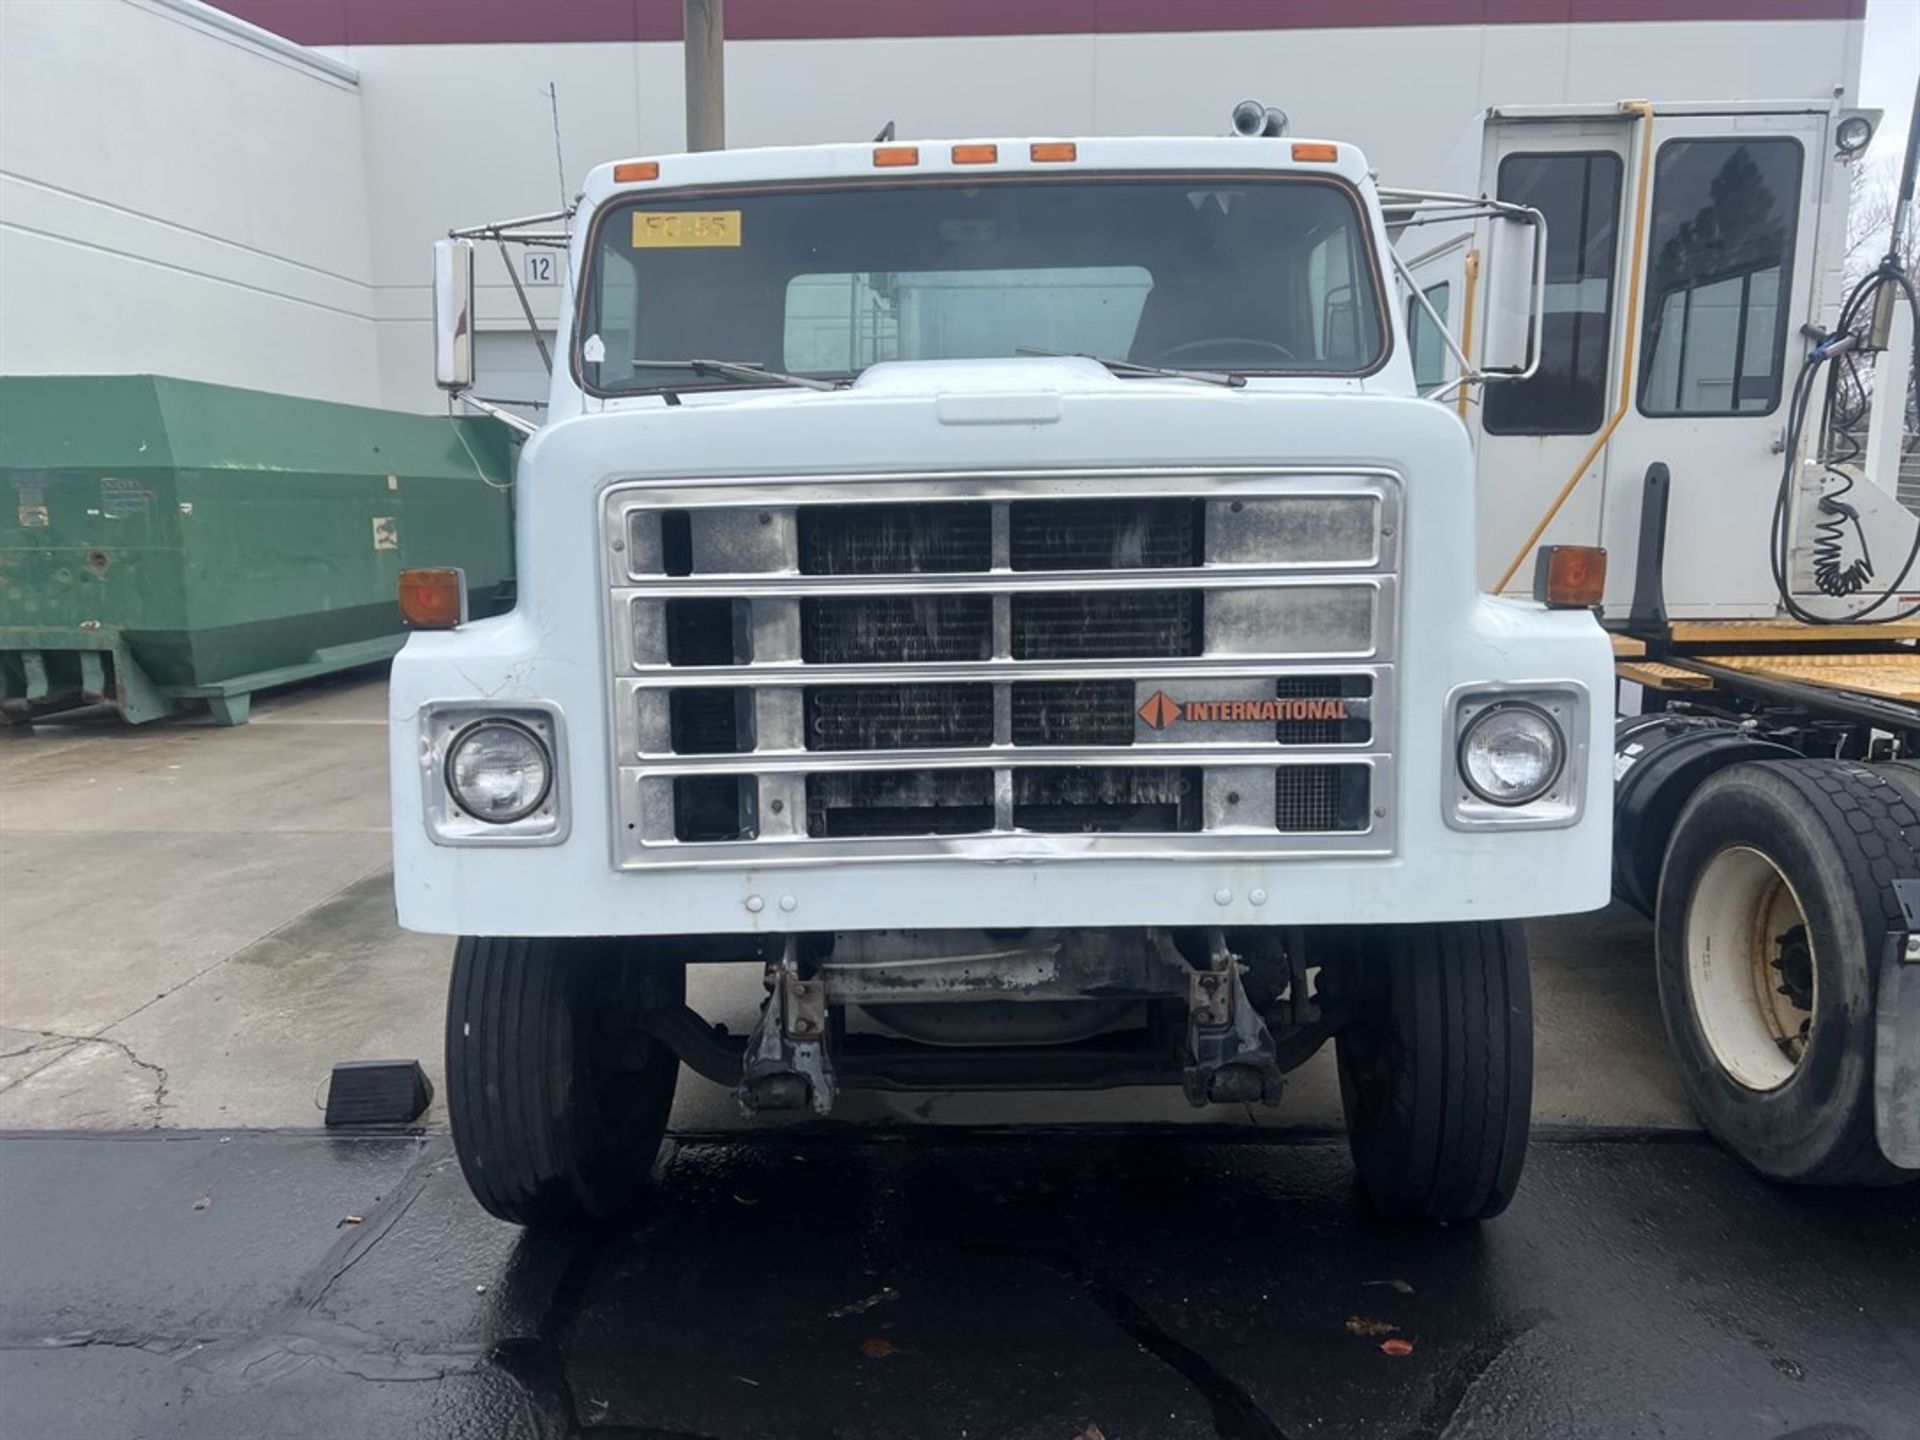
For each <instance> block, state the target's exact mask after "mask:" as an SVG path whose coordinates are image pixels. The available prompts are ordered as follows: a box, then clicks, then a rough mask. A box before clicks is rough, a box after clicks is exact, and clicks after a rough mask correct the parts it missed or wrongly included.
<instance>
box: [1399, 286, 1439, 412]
mask: <svg viewBox="0 0 1920 1440" xmlns="http://www.w3.org/2000/svg"><path fill="white" fill-rule="evenodd" d="M1447 290H1448V286H1447V285H1446V284H1445V283H1444V282H1443V283H1441V284H1439V285H1435V286H1432V287H1431V288H1430V289H1426V290H1422V291H1421V292H1420V294H1421V295H1424V296H1426V297H1427V305H1431V306H1432V307H1433V315H1438V316H1439V317H1440V325H1444V324H1446V322H1447ZM1433 315H1429V314H1427V309H1426V305H1422V304H1421V303H1420V301H1419V298H1418V297H1417V296H1413V295H1409V296H1408V297H1407V337H1408V339H1407V343H1408V344H1409V345H1410V346H1411V347H1412V349H1413V384H1414V388H1415V389H1417V390H1422V391H1426V390H1431V389H1433V388H1434V387H1435V386H1436V385H1438V384H1440V382H1441V381H1443V380H1445V379H1446V378H1447V342H1446V341H1445V340H1443V339H1441V338H1440V337H1441V331H1440V325H1435V324H1434V323H1433Z"/></svg>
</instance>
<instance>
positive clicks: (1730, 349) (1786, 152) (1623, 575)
mask: <svg viewBox="0 0 1920 1440" xmlns="http://www.w3.org/2000/svg"><path fill="white" fill-rule="evenodd" d="M1829 119H1830V117H1829V114H1828V112H1827V111H1825V110H1813V109H1808V110H1805V111H1789V110H1769V111H1766V112H1764V113H1762V112H1760V111H1759V110H1758V109H1755V108H1749V109H1747V110H1744V111H1741V110H1728V111H1724V112H1720V111H1705V110H1695V111H1684V110H1683V111H1674V112H1670V113H1659V112H1657V113H1656V114H1655V116H1654V119H1653V121H1652V125H1653V134H1652V147H1651V148H1652V159H1651V165H1650V167H1649V168H1650V174H1649V175H1648V176H1647V177H1646V182H1647V183H1646V184H1645V185H1644V186H1643V185H1642V183H1641V180H1642V177H1641V175H1640V173H1639V170H1640V164H1641V157H1642V154H1643V146H1642V142H1643V139H1644V136H1643V134H1642V132H1641V130H1640V128H1639V127H1640V125H1641V124H1642V123H1644V122H1642V121H1640V120H1639V119H1638V118H1637V117H1636V116H1635V115H1633V114H1631V113H1628V112H1624V111H1623V112H1620V113H1619V114H1618V115H1605V116H1588V117H1585V118H1562V117H1553V118H1537V119H1536V118H1531V117H1524V118H1511V117H1506V116H1501V115H1499V114H1497V113H1496V114H1495V115H1494V116H1492V117H1490V118H1489V121H1488V125H1487V131H1486V142H1485V152H1484V159H1485V174H1484V183H1485V184H1486V186H1487V188H1488V189H1489V191H1491V192H1492V193H1495V194H1497V195H1498V196H1499V198H1501V199H1502V200H1515V201H1520V202H1522V203H1525V204H1529V205H1532V206H1534V207H1535V208H1537V209H1539V210H1541V211H1542V212H1543V213H1544V214H1545V215H1546V217H1547V227H1548V241H1547V244H1548V261H1547V295H1546V318H1545V324H1544V330H1543V334H1542V344H1541V363H1540V367H1539V370H1538V372H1537V373H1536V374H1535V375H1533V376H1532V377H1531V378H1529V379H1526V380H1519V381H1508V382H1498V383H1493V384H1489V385H1487V386H1485V387H1484V393H1483V394H1482V395H1480V396H1479V397H1478V403H1477V404H1476V405H1475V406H1474V407H1473V411H1474V412H1475V415H1474V418H1475V420H1476V421H1477V423H1476V424H1475V426H1474V428H1475V430H1476V431H1477V436H1476V443H1477V445H1478V455H1479V504H1480V554H1479V562H1480V580H1481V583H1482V585H1483V586H1484V587H1486V588H1489V589H1493V588H1496V587H1497V588H1500V589H1502V590H1504V591H1506V592H1508V593H1523V592H1524V591H1525V590H1526V588H1527V586H1528V584H1529V581H1530V579H1531V575H1532V556H1531V553H1530V552H1529V551H1528V547H1527V537H1528V536H1529V535H1531V534H1532V532H1533V529H1534V527H1535V526H1536V525H1537V524H1538V523H1539V521H1540V518H1541V517H1542V516H1543V515H1544V514H1546V513H1547V511H1548V509H1549V508H1550V507H1551V506H1552V505H1553V503H1554V501H1555V498H1556V497H1557V496H1558V495H1559V494H1560V492H1561V490H1562V489H1563V488H1564V487H1565V486H1566V485H1567V483H1568V482H1569V480H1572V479H1574V477H1575V476H1576V475H1577V476H1578V479H1577V483H1575V485H1574V488H1573V491H1572V493H1571V496H1570V497H1569V498H1568V500H1567V501H1566V503H1565V504H1564V505H1563V506H1562V507H1561V509H1560V511H1559V513H1558V514H1557V515H1556V516H1555V518H1554V519H1553V521H1552V523H1551V524H1550V525H1549V526H1548V527H1547V530H1546V532H1545V534H1543V535H1542V536H1541V537H1540V540H1539V542H1538V543H1540V544H1584V545H1595V544H1598V545H1604V546H1606V547H1607V550H1608V552H1609V554H1610V556H1611V557H1612V563H1611V564H1610V566H1609V576H1608V585H1607V600H1606V613H1607V615H1608V616H1609V617H1610V618H1613V617H1619V616H1624V615H1625V614H1626V612H1627V609H1628V607H1629V604H1630V602H1631V600H1632V596H1633V590H1634V579H1635V576H1634V563H1635V558H1636V551H1637V548H1638V543H1639V531H1640V517H1641V511H1642V504H1641V501H1642V496H1643V493H1644V489H1645V479H1646V474H1647V470H1648V467H1649V466H1650V465H1652V464H1654V463H1655V462H1661V463H1664V464H1665V465H1666V466H1667V467H1668V470H1669V473H1670V475H1671V486H1670V501H1669V513H1668V523H1667V542H1666V556H1667V563H1666V565H1665V567H1664V581H1665V590H1666V601H1667V608H1668V612H1669V613H1670V614H1673V615H1677V616H1687V615H1691V616H1701V617H1705V616H1711V615H1757V614H1771V613H1772V596H1773V584H1772V578H1771V571H1770V567H1769V563H1768V550H1767V536H1768V530H1769V526H1770V523H1771V518H1772V505H1773V494H1774V488H1775V487H1776V486H1777V484H1778V481H1779V475H1780V465H1781V456H1780V453H1779V449H1778V447H1779V445H1780V443H1781V440H1782V432H1783V427H1784V423H1785V416H1784V409H1785V401H1786V395H1787V392H1788V391H1790V390H1791V388H1792V383H1793V373H1794V370H1795V369H1796V368H1797V367H1798V365H1799V363H1800V359H1801V357H1802V356H1803V354H1804V353H1805V348H1806V342H1805V341H1804V340H1803V339H1802V338H1801V337H1800V335H1799V333H1798V331H1799V327H1800V325H1801V323H1802V322H1803V321H1804V320H1806V319H1808V318H1809V317H1810V316H1811V314H1812V313H1813V309H1814V306H1815V295H1816V288H1817V287H1816V285H1815V275H1816V270H1815V265H1816V252H1817V250H1818V248H1819V246H1818V241H1819V237H1820V227H1821V209H1822V201H1823V198H1824V197H1823V196H1822V194H1821V193H1820V192H1821V190H1822V189H1823V188H1824V187H1821V186H1819V185H1817V184H1815V185H1812V186H1809V185H1808V177H1809V176H1810V175H1811V176H1818V175H1820V174H1822V173H1823V172H1824V168H1825V167H1823V166H1822V164H1821V163H1820V162H1821V160H1822V159H1823V158H1824V157H1825V155H1826V153H1827V148H1826V147H1827V144H1828V141H1827V134H1826V130H1827V126H1828V123H1829ZM1842 203H1843V204H1844V201H1842ZM1643 204H1644V214H1643V213H1642V206H1643ZM1642 234H1643V235H1644V238H1643V239H1642V240H1640V242H1639V243H1640V244H1641V246H1642V248H1641V250H1640V253H1639V254H1638V255H1637V256H1636V253H1635V247H1636V237H1639V236H1641V235H1642ZM1636 260H1637V262H1638V263H1637V266H1636ZM1636 273H1637V275H1638V283H1637V285H1636V283H1635V276H1636ZM1616 415H1617V416H1618V417H1619V418H1618V420H1617V422H1616V421H1615V416H1616ZM1503 577H1505V583H1504V584H1502V580H1503Z"/></svg>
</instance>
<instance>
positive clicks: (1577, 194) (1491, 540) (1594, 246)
mask: <svg viewBox="0 0 1920 1440" xmlns="http://www.w3.org/2000/svg"><path fill="white" fill-rule="evenodd" d="M1485 134H1486V143H1485V150H1484V154H1483V160H1482V165H1483V169H1482V182H1481V183H1482V185H1483V187H1484V189H1485V190H1486V191H1487V192H1488V193H1492V194H1494V195H1497V196H1498V197H1499V198H1500V199H1502V200H1511V201H1516V202H1518V203H1520V204H1524V205H1531V206H1533V207H1534V208H1535V209H1537V210H1539V211H1540V212H1541V213H1542V214H1544V215H1545V216H1546V220H1547V267H1546V290H1547V293H1546V303H1545V318H1544V323H1543V326H1542V331H1541V336H1540V365H1539V368H1538V370H1537V371H1536V373H1535V374H1534V375H1533V376H1531V377H1530V378H1528V379H1526V380H1511V381H1502V382H1498V383H1494V384H1489V385H1487V386H1485V387H1484V388H1480V389H1476V391H1475V393H1474V395H1473V397H1472V401H1471V404H1470V406H1469V417H1470V418H1469V423H1470V425H1471V426H1472V428H1473V429H1474V430H1475V431H1476V432H1477V445H1478V452H1479V454H1478V461H1479V463H1478V472H1479V491H1478V502H1479V535H1480V545H1479V578H1480V584H1481V586H1482V587H1483V588H1485V589H1493V588H1494V587H1495V586H1496V585H1497V584H1498V583H1499V581H1500V578H1501V576H1502V575H1503V574H1504V573H1505V572H1506V570H1507V568H1508V566H1509V563H1510V562H1511V561H1512V560H1513V558H1514V556H1515V554H1516V553H1517V551H1518V550H1519V548H1520V547H1521V546H1522V545H1524V544H1525V542H1526V539H1527V536H1528V535H1529V534H1530V533H1531V532H1532V530H1533V527H1534V526H1535V525H1536V524H1537V523H1538V522H1539V519H1540V517H1541V516H1542V515H1543V514H1545V513H1546V511H1547V509H1548V507H1549V506H1550V505H1551V504H1552V503H1553V500H1554V497H1555V496H1556V495H1557V494H1558V493H1559V492H1560V489H1561V487H1562V486H1563V485H1564V484H1565V483H1566V480H1567V477H1568V476H1569V475H1571V474H1572V473H1573V472H1574V470H1575V469H1576V467H1580V466H1581V465H1582V464H1583V462H1584V463H1585V465H1586V468H1587V471H1588V473H1587V476H1586V478H1585V479H1584V480H1583V481H1582V482H1581V484H1580V486H1579V487H1578V488H1577V489H1576V490H1575V492H1574V494H1573V496H1572V497H1571V498H1570V499H1569V500H1568V501H1567V503H1566V504H1565V505H1564V506H1563V507H1562V508H1561V510H1560V512H1559V514H1558V515H1557V516H1556V517H1555V518H1554V521H1553V524H1552V525H1551V526H1550V527H1549V528H1548V530H1547V532H1546V534H1545V535H1544V536H1542V537H1541V543H1542V544H1554V543H1558V544H1582V545H1594V544H1598V543H1600V541H1599V536H1600V531H1601V486H1600V485H1599V484H1598V483H1595V482H1596V479H1597V477H1598V472H1599V469H1600V467H1601V465H1602V464H1603V462H1604V459H1605V457H1604V454H1602V455H1598V456H1596V455H1594V453H1593V452H1594V445H1595V442H1596V440H1597V439H1598V437H1599V435H1600V432H1601V430H1602V429H1603V428H1604V427H1605V425H1606V422H1607V418H1608V416H1609V415H1610V414H1611V413H1612V410H1613V406H1614V402H1615V395H1616V390H1617V387H1618V384H1619V374H1618V371H1619V366H1618V364H1617V363H1616V360H1617V354H1618V345H1619V340H1618V339H1617V334H1618V332H1619V331H1620V329H1621V327H1622V324H1623V315H1622V310H1623V309H1624V306H1623V305H1622V302H1621V289H1622V277H1623V276H1624V273H1625V269H1624V265H1623V246H1622V234H1623V232H1624V231H1625V230H1626V229H1627V225H1626V223H1625V218H1624V217H1626V215H1627V210H1628V204H1629V201H1628V197H1629V196H1630V194H1631V193H1632V192H1631V190H1630V188H1629V182H1630V178H1631V176H1630V171H1631V169H1632V155H1631V149H1632V144H1631V142H1632V139H1633V125H1632V120H1631V117H1629V116H1626V115H1624V114H1623V115H1620V116H1617V117H1616V116H1611V115H1607V116H1596V117H1583V118H1578V119H1560V118H1552V119H1534V118H1525V119H1512V118H1505V117H1501V116H1499V115H1498V114H1496V115H1494V116H1491V117H1489V119H1488V123H1487V128H1486V132H1485ZM1475 318H1476V319H1483V318H1484V317H1478V316H1476V317H1475ZM1469 353H1471V354H1474V355H1475V357H1476V358H1477V356H1478V352H1477V350H1474V349H1472V348H1471V347H1469ZM1532 573H1533V572H1532V566H1531V564H1530V563H1528V564H1523V565H1521V566H1520V567H1519V568H1518V569H1517V570H1516V571H1515V573H1514V576H1513V579H1512V581H1511V582H1510V583H1509V584H1508V586H1507V587H1506V588H1507V589H1508V590H1510V591H1514V590H1517V591H1521V592H1524V591H1525V590H1526V589H1527V587H1528V585H1529V583H1530V582H1531V580H1532Z"/></svg>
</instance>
